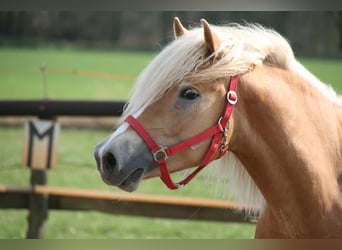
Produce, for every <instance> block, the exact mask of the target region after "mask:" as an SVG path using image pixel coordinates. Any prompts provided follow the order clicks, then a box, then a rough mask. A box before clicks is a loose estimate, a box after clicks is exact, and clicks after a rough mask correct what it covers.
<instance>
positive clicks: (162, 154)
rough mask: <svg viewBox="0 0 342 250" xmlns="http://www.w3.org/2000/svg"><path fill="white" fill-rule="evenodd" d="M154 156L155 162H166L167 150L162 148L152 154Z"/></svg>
mask: <svg viewBox="0 0 342 250" xmlns="http://www.w3.org/2000/svg"><path fill="white" fill-rule="evenodd" d="M152 154H153V159H154V161H155V162H158V161H160V160H166V159H167V157H168V155H167V153H166V148H163V147H160V149H158V150H157V151H155V152H152Z"/></svg>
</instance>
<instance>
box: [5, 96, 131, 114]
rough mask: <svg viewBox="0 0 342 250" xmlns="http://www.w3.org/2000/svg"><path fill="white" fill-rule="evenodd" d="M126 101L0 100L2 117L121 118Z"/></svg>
mask: <svg viewBox="0 0 342 250" xmlns="http://www.w3.org/2000/svg"><path fill="white" fill-rule="evenodd" d="M124 105H125V102H124V101H85V100H78V101H71V100H52V99H42V100H0V116H38V117H55V116H94V117H96V116H120V115H121V113H122V110H123V107H124Z"/></svg>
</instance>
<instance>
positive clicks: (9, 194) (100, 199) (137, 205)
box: [0, 185, 253, 222]
mask: <svg viewBox="0 0 342 250" xmlns="http://www.w3.org/2000/svg"><path fill="white" fill-rule="evenodd" d="M32 194H35V195H42V196H45V197H48V209H56V210H94V211H100V212H105V213H110V214H122V215H135V216H147V217H158V218H172V219H186V220H208V221H220V222H251V219H253V218H250V217H248V216H247V215H246V213H245V212H244V210H240V209H238V207H237V206H236V205H235V204H234V203H232V202H228V201H219V200H210V199H200V198H184V197H174V196H160V195H148V194H135V193H120V192H109V191H98V190H86V189H76V188H62V187H51V186H44V185H36V186H33V187H9V186H0V208H2V209H9V208H16V209H18V208H19V209H27V208H29V206H30V196H31V195H32Z"/></svg>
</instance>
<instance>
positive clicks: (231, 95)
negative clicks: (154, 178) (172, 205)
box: [126, 75, 238, 189]
mask: <svg viewBox="0 0 342 250" xmlns="http://www.w3.org/2000/svg"><path fill="white" fill-rule="evenodd" d="M237 83H238V76H237V75H235V76H232V77H231V79H230V84H229V89H228V92H227V98H226V105H225V108H224V111H223V114H222V116H221V117H220V119H219V120H218V122H217V124H216V125H214V126H212V127H210V128H208V129H207V130H205V131H203V132H202V133H199V134H197V135H195V136H193V137H191V138H189V139H187V140H185V141H183V142H180V143H178V144H176V145H173V146H171V147H163V146H160V145H158V144H157V143H156V141H155V140H154V139H153V138H152V137H151V136H150V134H149V133H148V132H147V131H146V130H145V128H144V127H143V126H142V124H141V123H139V122H138V120H136V119H135V118H134V117H133V116H128V117H127V118H126V122H127V123H128V124H129V125H130V126H131V127H132V128H133V129H134V130H135V131H136V132H137V133H138V134H139V135H140V137H141V138H142V139H143V140H144V141H145V143H146V144H147V145H148V146H149V148H150V149H151V151H152V155H153V159H154V161H155V162H156V163H157V164H158V165H159V169H160V173H161V177H160V178H161V180H162V181H163V182H164V184H165V185H166V186H167V187H168V188H170V189H178V188H180V187H183V186H185V185H186V184H188V183H189V182H190V181H191V180H192V179H193V178H194V177H195V176H196V175H197V174H198V173H199V172H200V171H201V170H202V169H203V168H204V167H206V166H207V165H208V164H209V163H210V162H211V161H213V160H215V159H213V157H214V155H215V153H216V152H217V150H218V148H219V146H220V145H221V147H220V149H219V150H220V154H219V156H218V157H217V158H216V159H218V158H220V157H222V156H223V155H224V154H225V153H226V152H227V150H228V131H229V127H230V120H231V115H232V112H233V107H234V105H235V104H236V103H237V100H238V97H237V93H236V88H237ZM210 137H212V141H211V145H210V147H209V149H208V151H207V153H206V154H205V156H204V157H203V159H202V161H201V165H200V166H199V167H197V168H196V169H195V170H194V171H193V172H192V173H191V174H190V175H189V176H188V177H186V178H185V179H184V180H183V181H181V182H179V183H174V182H173V181H172V179H171V176H170V173H169V171H168V169H167V164H166V159H167V158H168V157H170V156H172V155H175V154H177V153H179V152H181V151H183V150H185V149H188V148H193V147H195V146H196V145H197V144H199V143H200V142H201V141H204V140H206V139H208V138H210ZM222 139H223V143H222Z"/></svg>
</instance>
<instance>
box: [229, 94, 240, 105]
mask: <svg viewBox="0 0 342 250" xmlns="http://www.w3.org/2000/svg"><path fill="white" fill-rule="evenodd" d="M231 97H234V99H232V98H231ZM227 101H228V102H229V103H230V104H232V105H235V104H236V103H237V101H238V96H237V93H236V91H234V90H229V91H228V93H227Z"/></svg>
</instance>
